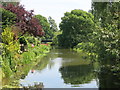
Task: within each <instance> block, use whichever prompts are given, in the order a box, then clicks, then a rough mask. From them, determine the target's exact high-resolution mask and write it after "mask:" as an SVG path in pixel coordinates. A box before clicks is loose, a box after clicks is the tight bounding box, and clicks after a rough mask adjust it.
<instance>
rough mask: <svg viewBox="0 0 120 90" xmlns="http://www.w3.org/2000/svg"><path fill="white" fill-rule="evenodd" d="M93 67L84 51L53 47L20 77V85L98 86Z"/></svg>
mask: <svg viewBox="0 0 120 90" xmlns="http://www.w3.org/2000/svg"><path fill="white" fill-rule="evenodd" d="M95 69H96V68H95V67H94V65H93V64H90V60H88V59H87V58H85V55H84V53H79V54H78V53H76V52H74V51H71V50H67V49H61V50H60V49H53V50H51V52H50V53H49V54H48V55H47V56H46V57H44V58H42V60H41V61H40V62H39V63H38V64H37V65H35V66H34V67H33V68H32V69H31V70H30V71H29V73H28V75H27V76H25V78H24V79H20V85H21V86H29V85H34V84H35V83H43V85H44V88H72V87H74V88H98V87H99V86H98V78H97V76H96V74H95V72H94V71H95Z"/></svg>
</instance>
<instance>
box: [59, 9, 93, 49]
mask: <svg viewBox="0 0 120 90" xmlns="http://www.w3.org/2000/svg"><path fill="white" fill-rule="evenodd" d="M93 20H94V17H93V15H92V14H91V13H87V12H85V11H83V10H72V11H71V12H66V13H65V14H64V17H62V22H61V23H60V30H62V34H61V35H60V36H59V44H60V46H63V47H67V48H69V47H74V46H75V45H77V44H78V43H80V42H86V41H88V40H89V38H90V33H92V31H93V28H94V21H93Z"/></svg>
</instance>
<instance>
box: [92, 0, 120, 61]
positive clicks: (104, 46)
mask: <svg viewBox="0 0 120 90" xmlns="http://www.w3.org/2000/svg"><path fill="white" fill-rule="evenodd" d="M119 10H120V2H93V3H92V13H93V15H94V16H95V21H96V22H98V25H99V28H97V29H98V30H97V29H96V30H97V31H96V35H95V37H97V38H96V40H94V41H95V42H94V43H95V45H96V46H97V50H98V51H99V52H98V55H99V57H100V58H104V57H107V58H109V59H111V60H112V59H114V60H117V61H119V58H120V24H119V23H120V17H119V16H120V12H119ZM95 37H94V38H95ZM103 52H104V53H103Z"/></svg>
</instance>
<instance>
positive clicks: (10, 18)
mask: <svg viewBox="0 0 120 90" xmlns="http://www.w3.org/2000/svg"><path fill="white" fill-rule="evenodd" d="M0 13H2V28H3V29H4V28H6V27H7V26H11V25H13V24H15V20H16V15H15V14H14V13H12V12H10V11H8V10H5V9H3V8H0Z"/></svg>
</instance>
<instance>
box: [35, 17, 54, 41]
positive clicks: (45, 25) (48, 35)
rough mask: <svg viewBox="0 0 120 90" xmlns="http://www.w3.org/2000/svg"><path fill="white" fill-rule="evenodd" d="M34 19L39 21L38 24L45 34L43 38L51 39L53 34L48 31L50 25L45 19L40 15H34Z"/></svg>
mask: <svg viewBox="0 0 120 90" xmlns="http://www.w3.org/2000/svg"><path fill="white" fill-rule="evenodd" d="M34 17H35V18H36V19H38V20H39V23H40V24H41V26H42V28H43V30H44V32H45V35H44V37H43V38H45V39H52V38H53V36H54V34H53V31H52V30H51V29H50V24H49V23H48V21H47V19H46V17H44V16H42V15H35V16H34Z"/></svg>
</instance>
